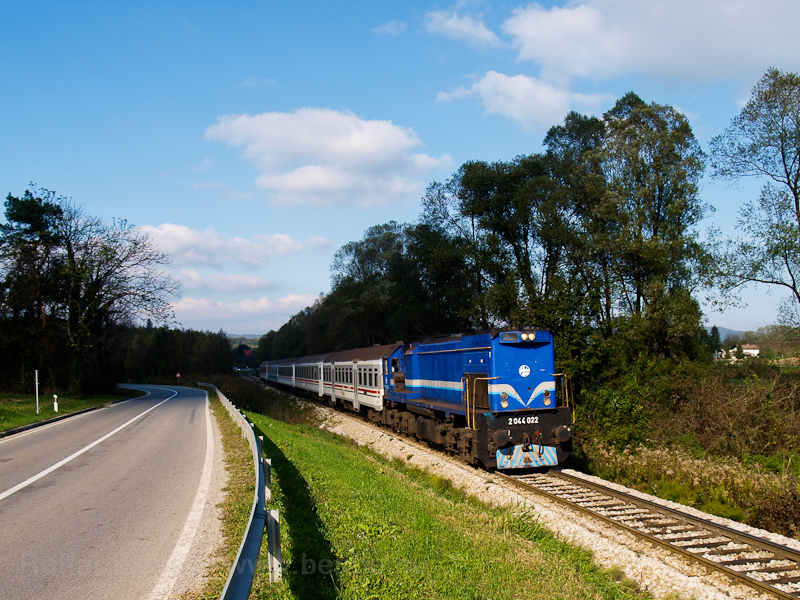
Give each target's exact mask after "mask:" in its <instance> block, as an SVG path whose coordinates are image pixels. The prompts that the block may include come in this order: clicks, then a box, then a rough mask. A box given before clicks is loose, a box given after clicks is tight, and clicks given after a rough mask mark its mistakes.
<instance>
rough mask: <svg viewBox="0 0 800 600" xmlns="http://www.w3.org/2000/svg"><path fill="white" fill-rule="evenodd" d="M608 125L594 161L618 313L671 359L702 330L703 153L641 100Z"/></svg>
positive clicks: (676, 122)
mask: <svg viewBox="0 0 800 600" xmlns="http://www.w3.org/2000/svg"><path fill="white" fill-rule="evenodd" d="M604 121H605V134H604V138H603V144H602V146H601V147H600V148H599V149H598V150H596V151H595V159H596V160H598V163H599V165H600V167H601V169H602V172H603V176H604V179H605V188H604V191H603V212H604V214H605V215H606V220H607V225H606V227H604V232H603V238H604V243H606V244H607V245H608V248H609V250H610V251H611V256H612V263H611V272H612V279H613V282H612V286H613V295H614V297H615V299H616V305H617V308H618V310H619V311H620V314H621V315H623V316H626V315H627V316H630V317H634V318H633V319H629V322H630V323H631V324H633V325H634V337H636V338H638V339H646V340H647V343H648V345H649V346H650V350H651V351H652V352H654V353H655V354H664V355H666V356H669V355H670V354H671V353H672V352H673V351H674V350H675V349H676V348H677V347H678V346H679V345H680V344H681V343H682V340H683V339H684V338H692V339H694V338H695V337H696V333H697V328H698V327H699V318H700V314H701V313H700V310H699V306H698V304H697V302H696V301H694V300H693V299H692V298H691V291H693V289H694V287H695V286H696V285H698V281H697V273H698V272H701V271H702V270H703V269H704V268H705V266H706V265H707V256H706V254H705V252H704V250H703V248H702V247H701V246H700V244H699V243H698V242H697V232H696V230H695V226H696V225H697V224H698V223H699V221H700V220H701V219H702V218H703V217H704V216H705V214H706V212H707V211H708V207H707V206H705V205H704V204H702V203H701V202H700V200H699V198H698V189H699V181H700V177H701V176H702V173H703V168H704V155H703V152H702V151H701V149H700V146H699V144H698V142H697V140H696V139H695V137H694V135H693V133H692V130H691V127H690V126H689V122H688V121H687V120H686V117H684V116H683V115H682V114H680V113H679V112H677V111H676V110H675V109H673V108H672V107H669V106H663V105H658V104H655V103H653V104H646V103H644V102H643V101H642V100H641V99H640V98H639V97H638V96H637V95H636V94H633V93H629V94H627V95H625V96H624V97H623V98H621V99H620V100H619V101H618V102H617V104H616V105H615V106H614V108H613V109H612V110H610V111H609V112H607V113H606V114H605V115H604ZM642 328H643V329H642Z"/></svg>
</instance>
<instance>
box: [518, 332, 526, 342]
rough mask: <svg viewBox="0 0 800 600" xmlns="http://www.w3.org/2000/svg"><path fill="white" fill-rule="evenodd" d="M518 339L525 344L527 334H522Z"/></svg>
mask: <svg viewBox="0 0 800 600" xmlns="http://www.w3.org/2000/svg"><path fill="white" fill-rule="evenodd" d="M519 337H520V338H521V339H522V341H523V342H527V341H528V334H527V333H523V334H522V335H521V336H519Z"/></svg>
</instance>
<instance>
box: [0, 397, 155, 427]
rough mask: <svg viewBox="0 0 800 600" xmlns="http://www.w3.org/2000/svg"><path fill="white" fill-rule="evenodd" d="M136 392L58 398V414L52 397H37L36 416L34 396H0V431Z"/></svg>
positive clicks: (107, 401) (107, 402) (112, 400)
mask: <svg viewBox="0 0 800 600" xmlns="http://www.w3.org/2000/svg"><path fill="white" fill-rule="evenodd" d="M142 393H143V392H140V391H138V390H124V389H120V392H119V394H108V395H100V396H87V397H85V398H71V397H69V396H61V395H59V396H58V412H57V413H56V412H55V411H54V410H53V396H39V414H36V397H35V396H34V395H32V394H31V395H20V394H0V431H7V430H9V429H14V428H16V427H22V426H23V425H29V424H31V423H38V422H39V421H45V420H47V419H52V418H53V417H57V416H59V415H65V414H69V413H73V412H76V411H79V410H83V409H84V408H91V407H94V406H101V405H103V404H109V403H110V402H115V401H117V400H119V399H120V398H123V397H137V396H141V395H142Z"/></svg>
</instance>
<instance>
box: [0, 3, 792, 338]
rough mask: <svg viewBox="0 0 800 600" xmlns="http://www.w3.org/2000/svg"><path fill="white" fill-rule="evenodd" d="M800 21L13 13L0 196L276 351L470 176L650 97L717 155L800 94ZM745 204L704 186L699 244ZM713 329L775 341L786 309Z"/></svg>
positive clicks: (565, 12) (263, 9) (483, 10)
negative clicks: (303, 313)
mask: <svg viewBox="0 0 800 600" xmlns="http://www.w3.org/2000/svg"><path fill="white" fill-rule="evenodd" d="M798 17H800V4H798V3H797V1H796V0H704V1H702V2H697V1H696V0H673V1H664V0H649V1H647V2H642V1H641V0H585V1H581V0H579V1H577V2H542V3H538V4H525V3H520V4H516V3H513V2H512V3H505V2H504V3H493V2H480V1H476V2H471V1H464V2H455V3H441V4H440V3H435V2H420V1H416V2H415V1H405V2H363V1H358V0H353V1H351V2H348V3H334V2H307V1H303V0H298V1H296V2H293V3H289V2H281V3H279V2H236V1H230V2H225V3H223V2H216V3H214V2H202V1H197V0H193V1H192V2H158V3H157V2H146V1H144V2H135V3H132V2H114V1H104V2H46V3H42V2H35V1H29V2H17V3H10V4H8V5H7V6H6V7H4V9H3V11H2V12H0V25H2V31H3V36H2V38H0V77H2V82H3V83H4V93H3V94H2V97H0V109H1V112H0V114H1V115H2V117H1V118H0V140H2V143H0V183H2V189H0V192H2V194H3V196H5V195H6V194H8V193H11V194H14V195H20V194H22V193H23V192H24V191H25V189H27V188H28V184H29V182H31V181H32V182H35V183H37V184H38V185H39V186H41V187H44V188H47V189H51V190H55V191H57V192H58V193H59V194H62V195H65V196H69V197H71V198H73V200H75V201H76V202H77V203H79V204H82V205H83V206H84V208H85V209H86V210H87V212H89V213H90V214H93V215H97V216H100V217H103V218H104V219H107V220H109V221H110V220H111V219H112V218H122V219H126V220H128V221H129V222H131V223H133V224H135V225H137V226H139V227H141V228H142V229H143V230H144V231H146V232H147V233H148V234H150V235H151V236H152V237H153V239H154V241H155V242H156V243H157V244H158V245H159V247H161V248H162V249H163V250H165V251H166V252H168V253H169V254H170V255H171V256H172V258H173V264H172V266H171V267H170V269H171V272H172V273H173V274H174V275H175V276H176V277H177V278H178V279H179V280H181V282H182V284H183V295H182V296H181V297H180V298H176V299H175V313H176V317H177V319H178V321H179V322H180V323H181V325H182V326H184V327H187V328H188V327H191V328H194V329H204V330H212V331H217V330H219V329H224V330H225V331H226V332H228V333H230V334H234V333H254V334H260V333H264V332H266V331H268V330H269V329H273V328H278V327H279V326H280V325H281V324H283V323H284V322H285V321H286V320H287V319H288V318H289V317H290V316H291V315H292V314H294V313H296V312H297V311H298V310H300V309H302V308H303V307H304V306H307V305H309V304H310V303H311V302H313V300H314V299H315V298H316V297H317V295H318V294H320V293H324V292H327V291H328V290H329V287H330V271H329V267H330V264H331V260H332V257H333V253H334V252H335V251H336V249H337V248H339V247H340V246H342V245H343V244H345V243H347V242H348V241H352V240H356V239H360V238H361V237H362V235H363V233H364V231H365V230H366V229H367V227H369V226H371V225H375V224H379V223H385V222H387V221H389V220H396V221H399V222H411V221H414V220H415V219H416V218H417V217H418V215H419V200H420V198H421V196H422V194H423V192H424V190H425V188H426V186H427V185H428V184H429V183H430V182H432V181H444V180H446V179H447V178H449V176H450V175H451V174H452V173H453V172H454V171H455V170H456V169H457V168H458V166H459V165H461V164H462V163H464V162H465V161H468V160H474V159H477V160H487V161H496V160H510V159H512V158H513V157H514V156H516V155H519V154H526V153H532V152H538V151H539V150H541V142H542V140H543V138H544V136H545V134H546V132H547V130H548V129H549V127H550V126H552V125H554V124H557V123H560V122H562V121H563V118H564V116H565V115H566V114H567V112H568V111H570V110H577V111H579V112H582V113H586V114H597V115H600V114H602V113H603V112H604V111H605V110H607V109H608V108H610V107H611V106H612V105H613V104H614V102H615V101H616V99H618V98H619V97H621V96H622V95H623V94H625V93H626V92H628V91H634V92H636V93H637V94H639V96H641V97H642V98H643V99H644V100H645V101H647V102H657V103H660V104H668V105H672V106H674V107H675V108H677V109H678V110H680V111H682V112H683V113H684V114H686V115H687V117H688V118H689V120H690V123H691V125H692V127H693V130H694V132H695V135H696V136H697V138H698V140H699V141H700V143H701V145H702V146H703V148H704V149H707V148H708V141H709V140H710V139H711V138H712V137H713V136H715V135H717V134H719V133H721V132H722V131H723V130H724V128H725V127H726V126H727V125H728V124H729V123H730V120H731V118H733V117H734V116H735V115H736V114H737V113H738V112H739V110H740V109H741V107H742V105H743V103H744V102H745V101H746V100H747V98H748V97H749V93H750V90H751V88H752V87H753V86H754V85H755V83H756V82H757V81H758V79H759V78H760V77H761V75H762V74H763V73H764V72H765V71H766V70H767V69H768V68H769V67H772V66H774V67H777V68H779V69H781V70H784V71H794V72H798V71H800V36H798V35H797V32H796V24H797V22H798ZM759 187H760V182H748V183H747V184H746V185H744V186H741V187H740V189H732V188H730V187H729V186H727V185H726V184H724V183H720V182H713V181H710V180H708V181H706V182H705V183H704V186H703V190H702V198H703V200H705V201H706V202H708V203H710V204H711V205H713V206H714V207H715V208H716V212H715V214H714V215H713V216H711V217H710V218H709V219H707V220H706V222H704V224H703V227H706V226H709V225H716V226H719V227H721V228H722V229H723V230H724V231H727V232H729V233H734V225H735V221H736V212H737V210H738V208H739V207H740V206H741V204H742V203H743V202H745V201H747V200H751V199H755V198H756V197H757V193H758V189H759ZM744 299H745V300H746V301H748V304H749V305H748V306H747V307H746V308H739V309H729V310H726V311H725V312H724V313H715V312H710V311H709V313H708V323H709V324H717V325H719V326H722V327H727V328H730V329H754V328H757V327H760V326H763V325H767V324H769V323H772V322H774V321H775V315H776V306H777V303H778V301H779V300H780V295H779V294H767V290H766V289H755V290H751V291H749V292H747V293H746V294H745V295H744Z"/></svg>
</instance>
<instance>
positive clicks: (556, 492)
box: [496, 470, 800, 600]
mask: <svg viewBox="0 0 800 600" xmlns="http://www.w3.org/2000/svg"><path fill="white" fill-rule="evenodd" d="M496 475H497V476H500V478H502V479H504V480H506V481H508V482H509V483H511V484H513V485H515V486H517V487H520V488H522V489H525V490H528V491H533V492H535V493H537V494H542V495H545V496H547V497H549V498H551V499H553V500H555V501H557V502H559V503H562V504H566V505H568V506H569V507H571V508H573V509H576V510H579V511H581V512H583V513H588V514H590V515H592V516H594V517H597V518H599V519H602V520H604V521H606V522H608V523H611V524H612V525H614V526H615V527H619V528H622V529H624V530H626V531H628V532H630V533H632V534H633V535H635V536H637V537H639V538H642V539H645V540H647V541H649V542H651V543H654V544H658V545H660V546H663V547H666V548H668V549H669V550H671V551H673V552H677V553H679V554H682V555H683V556H685V557H688V558H689V559H691V560H692V561H695V562H700V563H702V564H704V565H705V566H707V567H710V568H712V569H715V570H717V571H721V572H723V573H725V574H726V575H728V576H729V577H731V578H732V579H734V580H736V581H738V582H740V583H744V584H746V585H748V586H750V587H752V588H755V589H757V590H759V591H761V592H766V593H768V594H771V595H772V596H776V597H778V598H789V599H795V600H796V599H798V598H800V552H798V551H797V550H794V549H792V548H787V547H786V546H781V545H779V544H775V543H773V542H770V541H769V540H765V539H762V538H758V537H756V536H753V535H750V534H747V533H743V532H741V531H737V530H734V529H730V528H728V527H725V526H722V525H718V524H716V523H713V522H711V521H707V520H705V519H702V518H699V517H695V516H693V515H690V514H687V513H685V512H682V511H680V510H676V509H672V508H669V507H666V506H662V505H660V504H656V503H654V502H650V501H648V500H644V499H642V498H638V497H636V496H632V495H630V494H626V493H624V492H620V491H617V490H614V489H611V488H607V487H605V486H602V485H599V484H595V483H592V482H590V481H586V480H584V479H581V478H578V477H573V476H571V475H568V474H566V473H562V472H559V471H556V470H551V471H549V472H548V473H537V474H527V475H514V476H508V475H501V474H500V473H496Z"/></svg>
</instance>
